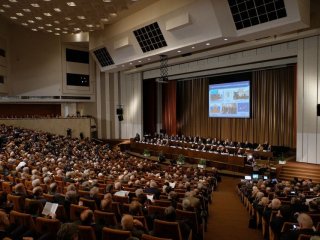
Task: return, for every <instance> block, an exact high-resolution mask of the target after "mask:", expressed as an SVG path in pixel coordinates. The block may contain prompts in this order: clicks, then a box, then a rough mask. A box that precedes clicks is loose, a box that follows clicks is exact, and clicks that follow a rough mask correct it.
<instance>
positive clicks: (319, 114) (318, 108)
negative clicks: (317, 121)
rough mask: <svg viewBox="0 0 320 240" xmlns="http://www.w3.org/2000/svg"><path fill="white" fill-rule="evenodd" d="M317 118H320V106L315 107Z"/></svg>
mask: <svg viewBox="0 0 320 240" xmlns="http://www.w3.org/2000/svg"><path fill="white" fill-rule="evenodd" d="M317 116H320V104H318V105H317Z"/></svg>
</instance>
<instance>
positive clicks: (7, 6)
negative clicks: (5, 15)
mask: <svg viewBox="0 0 320 240" xmlns="http://www.w3.org/2000/svg"><path fill="white" fill-rule="evenodd" d="M2 6H3V7H5V8H11V7H10V5H9V4H3V5H2Z"/></svg>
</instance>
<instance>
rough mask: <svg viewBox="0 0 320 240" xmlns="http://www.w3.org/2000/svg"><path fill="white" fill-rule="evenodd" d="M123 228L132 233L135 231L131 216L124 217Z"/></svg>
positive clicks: (122, 220)
mask: <svg viewBox="0 0 320 240" xmlns="http://www.w3.org/2000/svg"><path fill="white" fill-rule="evenodd" d="M121 227H122V229H123V230H127V231H131V230H132V229H133V217H132V216H131V215H129V214H127V215H124V216H123V217H122V219H121Z"/></svg>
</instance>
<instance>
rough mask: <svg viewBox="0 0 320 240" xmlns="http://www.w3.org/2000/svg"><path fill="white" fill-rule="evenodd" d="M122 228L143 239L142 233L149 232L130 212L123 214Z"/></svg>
mask: <svg viewBox="0 0 320 240" xmlns="http://www.w3.org/2000/svg"><path fill="white" fill-rule="evenodd" d="M121 229H122V230H125V231H130V232H131V234H132V236H133V237H136V238H138V239H141V236H142V234H149V233H148V232H147V230H146V229H145V227H144V226H143V224H142V223H141V222H140V221H139V220H137V219H133V217H132V216H131V215H129V214H125V215H123V217H122V219H121Z"/></svg>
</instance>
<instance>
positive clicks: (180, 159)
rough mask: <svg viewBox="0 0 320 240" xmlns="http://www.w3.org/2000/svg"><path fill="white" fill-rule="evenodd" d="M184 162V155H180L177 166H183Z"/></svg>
mask: <svg viewBox="0 0 320 240" xmlns="http://www.w3.org/2000/svg"><path fill="white" fill-rule="evenodd" d="M184 162H185V157H184V156H183V155H182V154H179V156H178V159H177V164H178V165H183V164H184Z"/></svg>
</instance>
